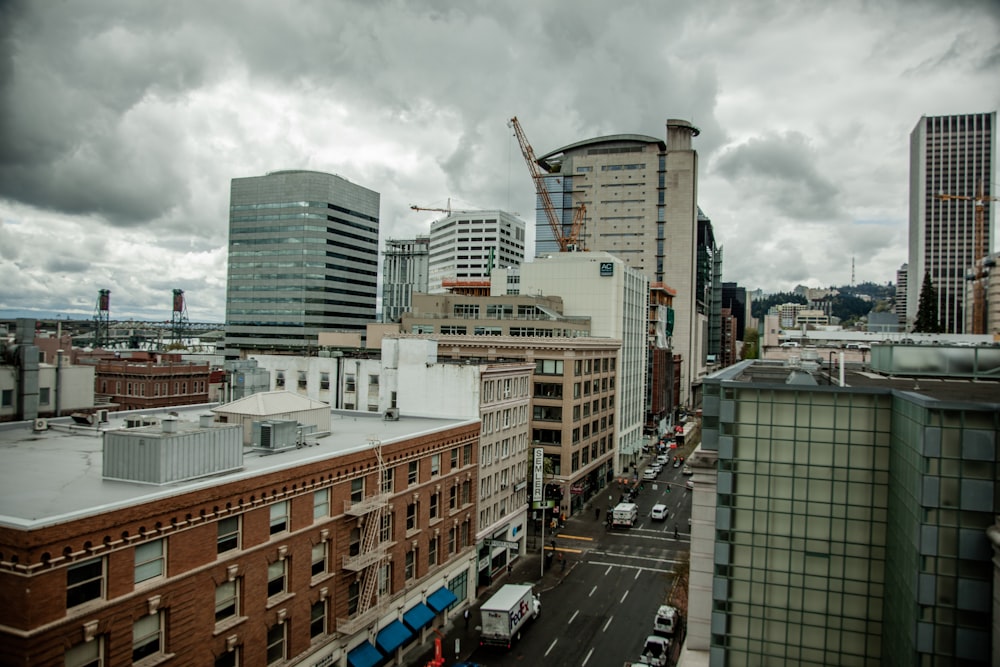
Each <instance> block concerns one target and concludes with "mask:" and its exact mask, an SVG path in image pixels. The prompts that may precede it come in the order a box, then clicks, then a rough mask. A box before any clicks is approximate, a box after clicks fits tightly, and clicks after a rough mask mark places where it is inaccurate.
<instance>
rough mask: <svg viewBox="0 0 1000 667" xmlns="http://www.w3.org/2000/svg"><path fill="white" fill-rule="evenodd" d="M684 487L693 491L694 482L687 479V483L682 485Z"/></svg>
mask: <svg viewBox="0 0 1000 667" xmlns="http://www.w3.org/2000/svg"><path fill="white" fill-rule="evenodd" d="M684 486H686V487H687V488H689V489H694V480H693V479H689V480H688V481H687V483H685V484H684Z"/></svg>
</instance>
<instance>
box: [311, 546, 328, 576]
mask: <svg viewBox="0 0 1000 667" xmlns="http://www.w3.org/2000/svg"><path fill="white" fill-rule="evenodd" d="M321 574H326V542H320V543H319V544H314V545H313V548H312V576H314V577H318V576H319V575H321Z"/></svg>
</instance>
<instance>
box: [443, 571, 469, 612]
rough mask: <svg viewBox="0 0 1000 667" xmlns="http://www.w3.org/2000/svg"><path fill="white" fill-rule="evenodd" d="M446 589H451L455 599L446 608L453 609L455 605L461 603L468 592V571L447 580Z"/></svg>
mask: <svg viewBox="0 0 1000 667" xmlns="http://www.w3.org/2000/svg"><path fill="white" fill-rule="evenodd" d="M448 590H449V591H451V592H452V593H453V594H454V595H455V597H456V598H458V599H457V600H455V601H454V602H452V603H451V606H450V607H448V609H453V608H454V607H455V606H456V605H459V604H462V602H463V601H464V600H465V598H466V596H467V595H468V594H469V573H468V572H462V574H460V575H458V576H457V577H455V578H454V579H451V580H449V581H448Z"/></svg>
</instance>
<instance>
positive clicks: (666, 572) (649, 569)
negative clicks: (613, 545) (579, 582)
mask: <svg viewBox="0 0 1000 667" xmlns="http://www.w3.org/2000/svg"><path fill="white" fill-rule="evenodd" d="M664 562H666V561H664ZM673 562H676V561H673ZM591 565H611V566H612V567H624V568H634V569H637V570H642V571H643V572H661V573H663V574H673V573H674V571H673V570H672V569H670V570H664V569H662V568H658V567H643V566H642V565H624V564H622V563H599V562H592V563H591Z"/></svg>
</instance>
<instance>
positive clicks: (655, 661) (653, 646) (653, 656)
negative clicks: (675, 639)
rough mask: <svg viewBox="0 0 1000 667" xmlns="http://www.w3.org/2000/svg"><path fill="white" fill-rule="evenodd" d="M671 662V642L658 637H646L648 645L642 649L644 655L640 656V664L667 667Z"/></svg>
mask: <svg viewBox="0 0 1000 667" xmlns="http://www.w3.org/2000/svg"><path fill="white" fill-rule="evenodd" d="M669 660H670V640H669V639H667V638H666V637H659V636H657V635H649V636H648V637H646V644H645V646H643V647H642V655H640V656H639V664H640V665H655V666H656V667H666V665H667V663H668V662H669Z"/></svg>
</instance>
